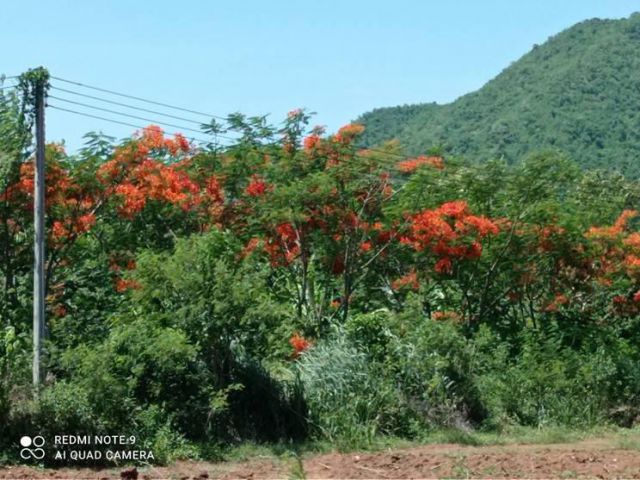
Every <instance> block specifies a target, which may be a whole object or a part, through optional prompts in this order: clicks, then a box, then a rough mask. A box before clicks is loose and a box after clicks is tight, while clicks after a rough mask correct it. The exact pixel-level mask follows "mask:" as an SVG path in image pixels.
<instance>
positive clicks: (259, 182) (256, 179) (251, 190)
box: [244, 175, 268, 197]
mask: <svg viewBox="0 0 640 480" xmlns="http://www.w3.org/2000/svg"><path fill="white" fill-rule="evenodd" d="M267 190H268V185H267V183H266V182H265V181H264V180H263V179H262V177H260V175H252V176H251V180H250V181H249V184H248V185H247V188H245V190H244V193H246V194H247V195H248V196H250V197H261V196H262V195H264V194H265V193H266V192H267Z"/></svg>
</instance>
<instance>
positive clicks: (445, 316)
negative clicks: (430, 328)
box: [431, 310, 462, 322]
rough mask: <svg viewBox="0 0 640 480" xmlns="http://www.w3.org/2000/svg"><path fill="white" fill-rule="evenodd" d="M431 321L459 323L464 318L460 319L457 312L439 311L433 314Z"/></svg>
mask: <svg viewBox="0 0 640 480" xmlns="http://www.w3.org/2000/svg"><path fill="white" fill-rule="evenodd" d="M431 319H432V320H436V321H445V320H451V321H453V322H459V321H460V320H461V319H462V317H460V314H459V313H457V312H452V311H449V310H439V311H437V312H433V313H432V314H431Z"/></svg>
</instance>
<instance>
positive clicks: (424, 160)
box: [396, 155, 444, 173]
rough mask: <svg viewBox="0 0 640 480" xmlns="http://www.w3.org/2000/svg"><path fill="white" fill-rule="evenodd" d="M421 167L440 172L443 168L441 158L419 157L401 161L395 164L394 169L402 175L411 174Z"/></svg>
mask: <svg viewBox="0 0 640 480" xmlns="http://www.w3.org/2000/svg"><path fill="white" fill-rule="evenodd" d="M423 166H429V167H432V168H436V169H438V170H442V169H443V168H444V160H443V159H442V157H436V156H431V157H427V156H425V155H420V156H419V157H416V158H410V159H409V160H403V161H402V162H398V163H397V164H396V168H397V169H398V170H400V171H401V172H403V173H413V172H415V171H416V170H417V169H418V168H420V167H423Z"/></svg>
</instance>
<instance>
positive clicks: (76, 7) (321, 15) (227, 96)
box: [0, 0, 640, 150]
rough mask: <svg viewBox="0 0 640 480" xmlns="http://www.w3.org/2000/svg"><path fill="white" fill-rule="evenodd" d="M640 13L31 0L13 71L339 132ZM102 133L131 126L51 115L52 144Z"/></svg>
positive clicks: (443, 95) (505, 6)
mask: <svg viewBox="0 0 640 480" xmlns="http://www.w3.org/2000/svg"><path fill="white" fill-rule="evenodd" d="M637 10H640V0H635V1H630V0H600V1H595V0H562V1H561V0H552V1H549V0H535V1H513V0H484V1H473V0H459V1H450V2H443V1H431V0H424V1H419V0H413V1H409V0H394V1H389V0H387V1H378V0H354V1H348V0H342V1H338V0H325V1H319V0H316V1H293V0H290V1H279V0H271V1H264V0H263V1H259V0H235V1H205V0H182V1H165V0H156V1H154V2H150V1H137V2H134V1H125V0H111V1H106V0H91V1H89V0H74V1H71V0H69V1H63V0H58V1H29V0H21V1H12V2H3V4H2V7H1V10H0V11H1V13H0V39H1V40H2V45H3V53H2V56H0V59H1V61H0V72H4V73H5V74H7V75H15V74H19V73H21V72H23V71H24V70H26V69H28V68H30V67H34V66H38V65H44V66H46V67H47V68H49V70H50V71H51V73H52V75H56V76H59V77H63V78H68V79H72V80H76V81H79V82H82V83H86V84H90V85H97V86H101V87H104V88H108V89H112V90H117V91H122V92H125V93H129V94H132V95H137V96H142V97H146V98H150V99H155V100H160V101H163V102H166V103H170V104H175V105H179V106H185V107H187V108H192V109H196V110H201V111H205V112H210V113H213V114H217V115H226V114H227V113H230V112H235V111H240V112H243V113H246V114H251V115H258V114H269V115H270V116H269V118H270V120H271V121H272V122H274V123H277V122H279V121H280V120H281V119H282V118H283V116H284V115H286V112H287V111H289V110H291V109H293V108H296V107H305V108H308V109H309V110H311V111H315V112H317V116H316V118H315V121H314V123H317V124H322V125H326V126H327V127H328V129H329V130H330V131H333V130H335V129H337V128H338V127H339V126H341V125H343V124H345V123H348V122H349V121H350V120H353V119H355V118H356V117H357V116H358V115H359V114H360V113H363V112H365V111H368V110H371V109H373V108H375V107H380V106H391V105H397V104H405V103H417V102H429V101H437V102H439V103H445V102H450V101H452V100H454V99H455V98H457V97H458V96H460V95H463V94H465V93H468V92H470V91H473V90H475V89H477V88H479V87H481V86H482V85H483V84H484V83H485V82H487V81H488V80H490V79H491V78H492V77H494V76H495V75H496V74H498V73H499V72H500V71H501V70H502V69H504V68H505V67H507V66H508V65H509V64H510V63H511V62H513V61H515V60H517V59H518V58H519V57H520V56H522V55H523V54H524V53H526V52H527V51H529V50H530V49H531V47H532V45H533V44H534V43H542V42H544V41H545V40H546V39H547V38H548V37H549V36H550V35H553V34H555V33H558V32H559V31H561V30H563V29H565V28H567V27H569V26H570V25H572V24H574V23H576V22H579V21H581V20H585V19H588V18H593V17H600V18H621V17H626V16H628V15H629V14H630V13H632V12H633V11H637ZM54 84H55V83H54ZM58 85H60V86H64V85H62V84H58ZM87 93H91V92H87ZM94 93H95V92H94ZM58 95H60V96H61V95H62V94H60V93H58ZM67 98H71V96H69V95H67ZM76 100H80V99H76ZM115 100H117V99H115ZM80 101H82V100H80ZM51 103H52V104H53V100H52V101H51ZM57 103H58V104H60V105H61V103H60V102H57ZM92 103H94V104H97V103H96V102H92ZM103 106H105V107H107V108H113V107H108V106H107V105H103ZM147 107H148V106H147ZM74 108H75V107H74ZM77 108H78V109H81V107H77ZM150 108H153V107H150ZM115 109H118V108H117V107H115ZM94 113H97V112H94ZM131 113H133V112H131ZM173 113H176V112H173ZM98 114H99V113H98ZM105 116H109V115H108V114H105ZM143 116H144V115H143ZM187 116H188V115H187ZM111 117H112V118H116V117H114V116H111ZM194 118H196V119H198V120H199V119H200V118H199V117H194ZM130 121H131V122H132V123H140V122H137V121H135V120H130ZM142 123H144V122H142ZM178 123H179V122H178ZM89 130H102V131H104V132H105V133H108V134H111V135H114V136H117V137H122V136H125V135H128V134H129V133H131V130H132V129H131V128H128V127H121V126H117V125H112V124H108V123H105V122H102V121H99V120H92V119H87V118H82V117H78V116H75V115H70V114H67V113H63V112H58V111H53V110H49V111H48V112H47V137H48V139H50V140H60V139H65V140H66V142H67V145H68V146H69V147H70V149H71V150H74V149H75V148H77V147H78V146H80V145H81V143H82V140H81V137H82V135H83V134H84V133H85V132H87V131H89Z"/></svg>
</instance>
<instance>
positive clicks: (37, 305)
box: [33, 77, 45, 392]
mask: <svg viewBox="0 0 640 480" xmlns="http://www.w3.org/2000/svg"><path fill="white" fill-rule="evenodd" d="M34 88H35V92H34V93H35V125H36V161H35V169H34V175H35V178H34V192H33V216H34V218H33V223H34V230H35V243H34V247H33V253H34V257H33V258H34V261H33V386H34V388H35V389H36V392H37V390H38V388H39V387H40V384H41V382H42V373H43V372H42V369H41V363H42V362H41V356H42V339H43V338H44V333H45V327H44V325H45V309H44V297H45V277H44V275H45V273H44V262H45V251H44V247H45V243H44V242H45V231H44V215H45V209H44V208H45V207H44V196H45V183H44V182H45V170H44V108H45V107H44V88H45V79H44V78H42V77H40V78H38V80H37V81H36V83H35V85H34Z"/></svg>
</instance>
